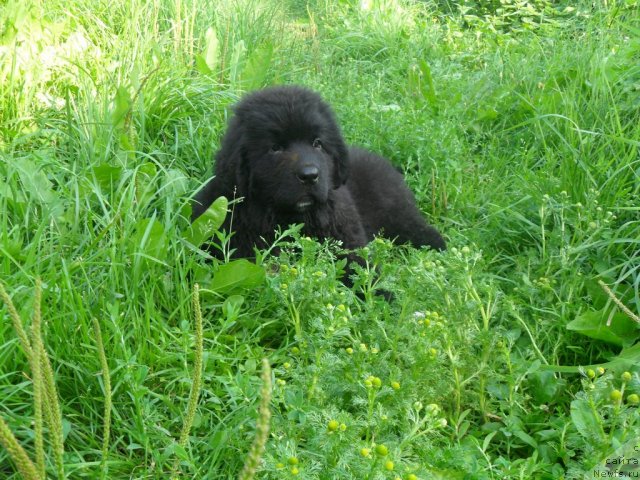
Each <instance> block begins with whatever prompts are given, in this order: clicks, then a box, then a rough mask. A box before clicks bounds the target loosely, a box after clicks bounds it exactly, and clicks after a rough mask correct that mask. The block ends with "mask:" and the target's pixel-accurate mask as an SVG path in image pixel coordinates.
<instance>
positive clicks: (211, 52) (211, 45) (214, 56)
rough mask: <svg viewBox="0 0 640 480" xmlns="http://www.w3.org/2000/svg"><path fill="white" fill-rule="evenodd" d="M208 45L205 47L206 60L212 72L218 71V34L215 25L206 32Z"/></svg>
mask: <svg viewBox="0 0 640 480" xmlns="http://www.w3.org/2000/svg"><path fill="white" fill-rule="evenodd" d="M205 38H206V41H207V45H206V47H205V49H204V61H205V63H206V65H207V67H208V68H209V70H210V71H211V72H215V71H216V67H217V65H218V35H217V33H216V31H215V29H214V28H213V27H209V28H208V29H207V33H206V37H205Z"/></svg>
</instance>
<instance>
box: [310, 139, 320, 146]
mask: <svg viewBox="0 0 640 480" xmlns="http://www.w3.org/2000/svg"><path fill="white" fill-rule="evenodd" d="M311 145H312V146H313V148H322V142H321V141H320V139H319V138H316V139H315V140H314V141H313V143H312V144H311Z"/></svg>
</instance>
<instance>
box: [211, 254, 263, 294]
mask: <svg viewBox="0 0 640 480" xmlns="http://www.w3.org/2000/svg"><path fill="white" fill-rule="evenodd" d="M265 277H266V275H265V271H264V268H262V267H261V266H260V265H256V264H255V263H252V262H250V261H249V260H246V259H244V258H241V259H239V260H234V261H232V262H229V263H226V264H223V265H220V267H219V268H218V270H217V271H216V272H215V273H214V274H213V280H212V281H211V285H210V287H211V289H212V290H214V291H216V292H218V293H229V292H232V291H234V290H239V289H250V288H255V287H257V286H258V285H260V284H261V283H262V282H264V279H265Z"/></svg>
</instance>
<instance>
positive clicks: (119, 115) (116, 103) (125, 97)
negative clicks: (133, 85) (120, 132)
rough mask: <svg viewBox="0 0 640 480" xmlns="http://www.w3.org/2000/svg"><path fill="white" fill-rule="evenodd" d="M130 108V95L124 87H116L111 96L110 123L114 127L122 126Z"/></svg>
mask: <svg viewBox="0 0 640 480" xmlns="http://www.w3.org/2000/svg"><path fill="white" fill-rule="evenodd" d="M130 109H131V95H129V91H128V90H127V89H126V88H124V87H118V89H117V90H116V95H115V97H114V98H113V111H112V112H111V124H112V125H113V126H114V127H124V119H125V117H126V116H127V113H129V110H130Z"/></svg>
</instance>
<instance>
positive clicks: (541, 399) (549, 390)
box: [528, 370, 565, 403]
mask: <svg viewBox="0 0 640 480" xmlns="http://www.w3.org/2000/svg"><path fill="white" fill-rule="evenodd" d="M528 384H529V389H528V391H529V393H530V394H531V396H532V397H533V398H534V399H535V400H536V401H537V402H538V403H549V402H551V401H552V400H553V399H557V398H559V395H560V393H561V392H562V390H563V389H564V385H565V382H564V381H563V380H562V379H558V378H556V375H555V373H554V372H551V371H549V370H538V371H536V372H533V373H531V374H530V375H529V378H528Z"/></svg>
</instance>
